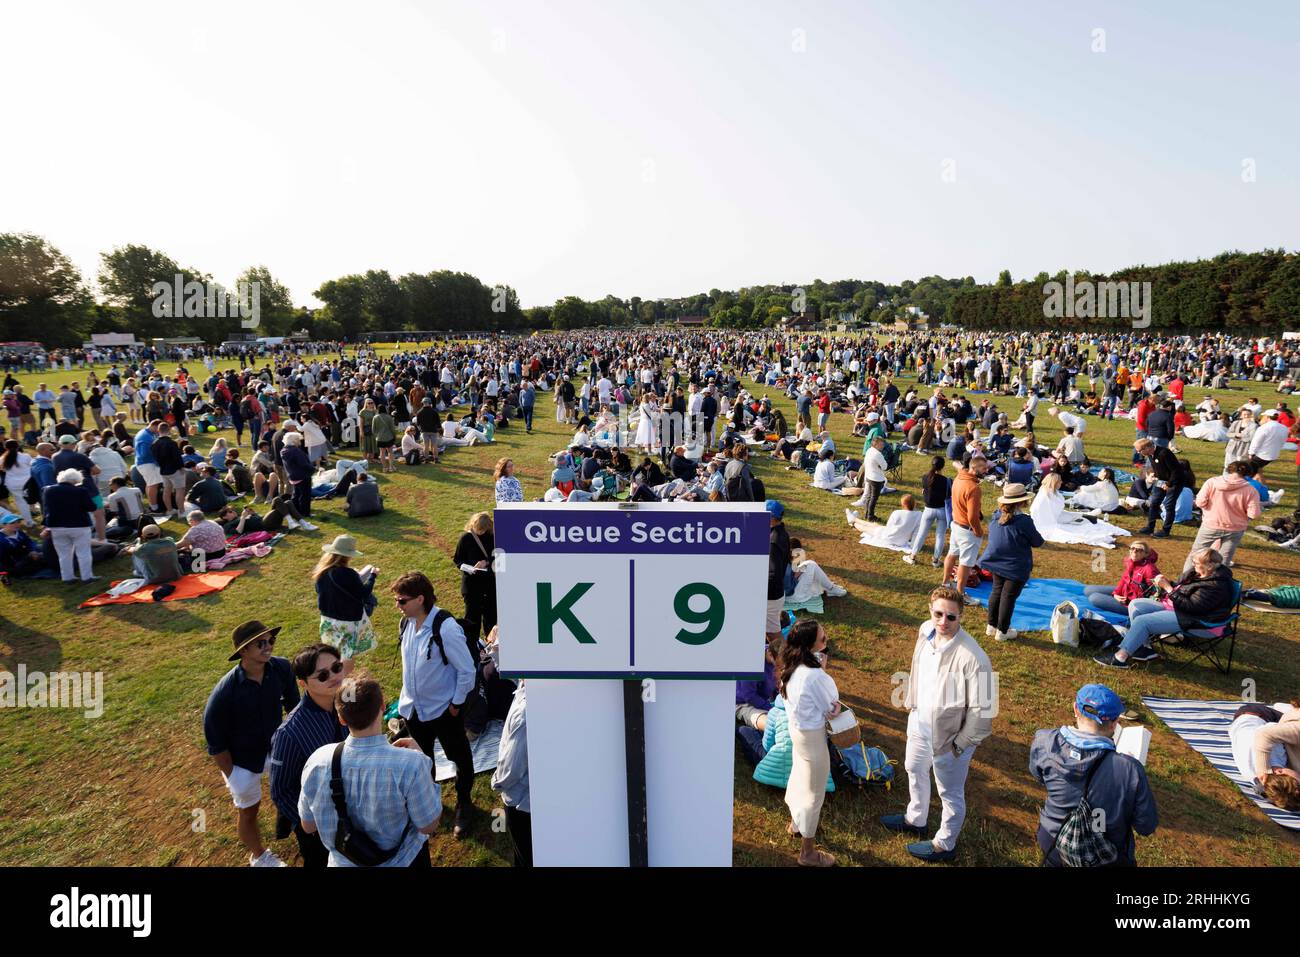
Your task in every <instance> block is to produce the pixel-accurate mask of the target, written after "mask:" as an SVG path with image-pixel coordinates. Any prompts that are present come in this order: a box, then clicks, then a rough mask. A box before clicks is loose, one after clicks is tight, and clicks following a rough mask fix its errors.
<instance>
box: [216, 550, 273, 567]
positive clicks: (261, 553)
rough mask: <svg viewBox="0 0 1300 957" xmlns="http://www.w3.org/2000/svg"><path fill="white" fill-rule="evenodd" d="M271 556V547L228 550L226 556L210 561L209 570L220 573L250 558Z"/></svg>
mask: <svg viewBox="0 0 1300 957" xmlns="http://www.w3.org/2000/svg"><path fill="white" fill-rule="evenodd" d="M269 554H271V546H270V545H246V546H244V547H243V548H228V549H226V554H224V555H222V556H221V557H220V558H214V559H212V560H211V561H209V562H208V568H210V569H212V570H213V571H220V570H221V569H223V568H225V567H226V566H228V565H233V564H234V563H235V562H242V561H244V560H245V559H248V558H265V557H266V556H267V555H269Z"/></svg>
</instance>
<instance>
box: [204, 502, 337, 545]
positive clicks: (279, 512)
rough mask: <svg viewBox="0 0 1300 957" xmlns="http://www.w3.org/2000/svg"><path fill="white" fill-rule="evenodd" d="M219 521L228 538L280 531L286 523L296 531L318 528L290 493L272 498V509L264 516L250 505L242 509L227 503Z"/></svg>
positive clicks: (218, 517) (219, 516) (218, 518)
mask: <svg viewBox="0 0 1300 957" xmlns="http://www.w3.org/2000/svg"><path fill="white" fill-rule="evenodd" d="M217 521H218V522H220V524H221V530H222V532H224V533H225V536H226V538H235V537H237V536H239V535H247V534H249V533H251V532H278V531H280V529H281V528H283V527H284V526H286V525H287V526H289V528H290V529H292V530H294V531H297V530H298V529H299V528H301V529H303V530H305V531H309V532H311V531H315V530H316V526H315V525H312V524H311V523H310V522H308V521H307V520H306V519H305V518H303V517H302V514H301V513H300V512H299V511H298V509H297V508H295V507H294V504H293V500H292V499H291V498H290V497H289V496H288V495H277V496H276V497H275V498H274V499H272V501H271V510H270V511H269V512H267V513H266V514H265V515H262V516H259V515H258V514H257V513H256V512H254V511H253V510H252V508H250V507H248V506H245V507H244V508H243V509H242V510H241V509H237V508H235V506H233V505H227V506H226V507H225V508H224V509H222V510H221V513H220V514H219V515H218V516H217Z"/></svg>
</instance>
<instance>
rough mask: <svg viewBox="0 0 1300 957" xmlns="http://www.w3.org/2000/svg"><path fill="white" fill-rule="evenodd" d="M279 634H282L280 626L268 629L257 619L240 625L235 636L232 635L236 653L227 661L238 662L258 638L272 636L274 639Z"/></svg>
mask: <svg viewBox="0 0 1300 957" xmlns="http://www.w3.org/2000/svg"><path fill="white" fill-rule="evenodd" d="M279 633H280V626H278V625H277V626H276V627H274V628H268V627H266V625H264V624H262V623H261V622H260V621H257V620H256V619H254V620H253V621H246V622H244V623H243V624H242V625H240V626H239V627H238V628H236V629H235V633H234V635H232V637H233V638H234V641H235V653H234V654H233V655H231V656H230V657H229V658H227V659H226V660H227V661H238V660H239V653H240V652H241V651H243V650H244V648H245V647H246V646H248V645H250V644H252V643H253V642H254V641H256V640H257V639H258V638H261V637H262V636H263V635H270V636H271V637H272V638H274V637H275V636H276V635H278V634H279Z"/></svg>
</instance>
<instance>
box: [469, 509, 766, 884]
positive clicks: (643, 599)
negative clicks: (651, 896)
mask: <svg viewBox="0 0 1300 957" xmlns="http://www.w3.org/2000/svg"><path fill="white" fill-rule="evenodd" d="M494 524H495V529H494V530H495V539H496V546H497V553H498V554H497V556H496V563H495V567H496V569H497V572H496V581H497V621H498V624H499V626H500V629H501V653H500V666H501V672H502V674H504V675H507V676H511V677H523V678H525V679H526V680H527V683H528V778H529V799H530V801H531V806H532V824H533V859H534V861H535V863H537V864H538V865H539V866H597V867H602V866H603V867H622V866H626V865H627V864H628V863H629V858H630V851H629V822H628V767H627V747H628V745H627V739H626V737H625V727H624V700H625V699H624V695H625V686H626V683H627V681H628V680H636V681H637V684H636V685H635V688H636V690H637V691H638V692H639V694H640V697H641V700H642V705H641V708H642V714H643V715H644V726H645V788H646V793H645V807H646V822H647V823H646V839H647V840H646V844H647V846H648V858H649V863H650V864H651V865H652V866H711V867H729V866H730V865H731V853H732V850H731V845H732V830H733V827H732V810H733V807H734V796H733V790H734V789H733V784H734V774H735V769H734V757H735V683H734V682H735V680H736V679H737V678H746V677H749V678H757V677H759V676H761V675H762V672H763V647H764V631H765V613H766V598H767V591H766V589H767V555H768V539H769V527H770V522H769V519H768V515H767V512H766V511H764V510H763V506H762V505H761V504H757V503H754V504H722V503H710V504H707V505H705V504H689V505H666V504H658V503H653V504H637V505H636V507H634V508H627V507H620V506H618V505H617V504H613V503H575V504H573V505H569V504H567V503H564V504H560V503H557V504H553V505H537V504H533V503H511V504H501V505H498V506H497V509H496V513H495V518H494ZM686 678H690V679H705V680H674V679H686Z"/></svg>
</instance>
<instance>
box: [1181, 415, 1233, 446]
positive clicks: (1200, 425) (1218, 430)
mask: <svg viewBox="0 0 1300 957" xmlns="http://www.w3.org/2000/svg"><path fill="white" fill-rule="evenodd" d="M1183 435H1185V436H1187V437H1188V438H1189V439H1201V440H1202V441H1205V442H1226V441H1228V430H1227V428H1226V427H1225V426H1224V424H1223V422H1222V421H1221V420H1219V419H1217V418H1216V419H1206V420H1204V421H1203V422H1194V423H1192V424H1191V425H1185V426H1183Z"/></svg>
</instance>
